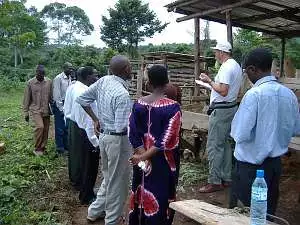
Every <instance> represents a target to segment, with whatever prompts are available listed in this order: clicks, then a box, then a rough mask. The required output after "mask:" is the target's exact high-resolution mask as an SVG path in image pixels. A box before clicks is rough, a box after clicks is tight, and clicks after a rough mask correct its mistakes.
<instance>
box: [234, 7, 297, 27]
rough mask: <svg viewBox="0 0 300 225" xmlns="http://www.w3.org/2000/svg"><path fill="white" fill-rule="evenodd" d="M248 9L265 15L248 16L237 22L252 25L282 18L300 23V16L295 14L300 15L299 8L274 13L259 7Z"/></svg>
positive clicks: (238, 19)
mask: <svg viewBox="0 0 300 225" xmlns="http://www.w3.org/2000/svg"><path fill="white" fill-rule="evenodd" d="M248 8H250V9H253V10H255V11H259V12H263V13H264V14H261V15H255V16H248V17H243V18H237V19H235V21H237V22H239V23H251V22H255V21H259V20H267V19H272V18H276V17H281V18H284V19H287V20H291V21H295V22H298V23H300V16H296V15H295V14H298V13H300V9H299V8H293V9H284V10H281V11H274V10H270V9H265V8H262V7H259V6H254V5H253V6H249V7H248Z"/></svg>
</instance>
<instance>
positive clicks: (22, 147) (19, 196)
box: [0, 88, 65, 225]
mask: <svg viewBox="0 0 300 225" xmlns="http://www.w3.org/2000/svg"><path fill="white" fill-rule="evenodd" d="M22 93H23V88H22V89H15V90H14V91H9V92H3V90H2V89H1V93H0V142H4V143H5V147H6V149H5V153H3V154H1V155H0V218H1V219H0V222H1V224H4V225H5V224H7V225H8V224H15V225H23V224H40V225H54V224H58V223H57V215H56V214H55V212H53V202H51V201H48V202H47V203H43V202H44V201H45V200H44V199H43V197H45V195H47V197H49V193H50V192H51V191H52V190H53V188H55V187H56V186H55V185H56V184H57V183H55V182H56V181H55V180H54V179H51V180H50V179H49V178H48V176H47V175H46V170H47V172H48V174H49V175H50V177H54V175H55V174H57V172H58V168H59V167H61V166H63V165H64V161H65V160H64V159H62V158H54V145H53V141H51V143H50V144H49V145H48V152H49V154H48V155H47V156H44V157H39V158H37V157H36V156H34V155H33V154H32V149H33V145H32V137H31V135H29V134H32V128H31V126H29V124H27V123H25V122H24V121H23V116H22V115H21V111H20V107H19V106H20V102H21V98H22ZM54 181H55V182H54ZM37 202H38V204H36V203H37Z"/></svg>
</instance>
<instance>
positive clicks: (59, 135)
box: [52, 104, 68, 153]
mask: <svg viewBox="0 0 300 225" xmlns="http://www.w3.org/2000/svg"><path fill="white" fill-rule="evenodd" d="M52 108H53V114H54V125H55V145H56V150H57V152H58V153H63V152H64V151H67V150H68V141H67V139H68V126H67V124H66V122H65V119H64V114H63V112H61V111H59V109H58V108H57V107H56V105H55V104H53V106H52Z"/></svg>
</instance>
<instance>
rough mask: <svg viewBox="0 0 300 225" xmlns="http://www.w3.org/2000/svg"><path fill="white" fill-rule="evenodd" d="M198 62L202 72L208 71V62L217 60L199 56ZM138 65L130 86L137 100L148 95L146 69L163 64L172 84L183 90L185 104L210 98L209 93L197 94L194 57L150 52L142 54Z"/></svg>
mask: <svg viewBox="0 0 300 225" xmlns="http://www.w3.org/2000/svg"><path fill="white" fill-rule="evenodd" d="M197 61H198V62H199V69H200V68H201V69H200V71H204V70H205V69H207V62H208V61H212V62H214V61H215V59H214V58H213V57H203V56H199V57H198V60H197ZM136 63H138V66H136V67H135V69H134V70H133V79H132V81H131V86H130V93H131V95H132V96H134V97H136V98H139V97H141V96H142V95H144V94H148V92H147V90H146V89H145V81H146V76H145V74H146V69H147V68H148V67H149V66H150V65H154V64H162V65H164V66H166V67H167V68H168V74H169V79H170V82H171V83H172V84H176V85H178V86H179V87H180V88H181V89H182V94H183V98H182V101H183V102H184V103H188V104H190V103H191V102H192V101H203V100H207V99H208V98H209V96H208V94H207V93H205V94H204V95H201V96H199V95H198V93H197V94H195V89H196V85H195V75H194V65H195V59H194V56H193V55H189V54H181V53H174V52H166V51H159V52H149V53H144V54H142V55H141V61H137V62H136ZM203 92H205V91H203Z"/></svg>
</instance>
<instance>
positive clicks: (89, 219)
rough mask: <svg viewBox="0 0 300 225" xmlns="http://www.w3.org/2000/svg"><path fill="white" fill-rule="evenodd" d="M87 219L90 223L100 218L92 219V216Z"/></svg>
mask: <svg viewBox="0 0 300 225" xmlns="http://www.w3.org/2000/svg"><path fill="white" fill-rule="evenodd" d="M86 219H87V220H88V221H89V222H95V221H96V220H97V219H98V218H97V217H92V216H87V217H86Z"/></svg>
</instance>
